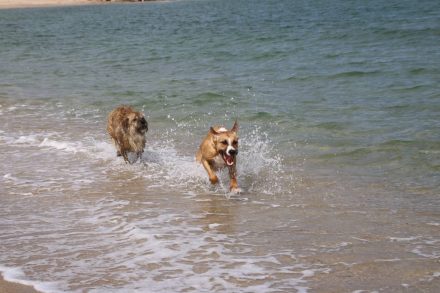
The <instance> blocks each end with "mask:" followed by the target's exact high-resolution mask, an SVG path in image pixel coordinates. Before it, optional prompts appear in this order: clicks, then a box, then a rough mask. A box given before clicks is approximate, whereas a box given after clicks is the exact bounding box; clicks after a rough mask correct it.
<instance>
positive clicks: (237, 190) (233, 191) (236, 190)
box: [230, 187, 243, 194]
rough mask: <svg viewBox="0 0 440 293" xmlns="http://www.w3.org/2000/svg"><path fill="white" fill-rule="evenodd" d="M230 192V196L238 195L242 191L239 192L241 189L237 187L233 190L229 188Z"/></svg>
mask: <svg viewBox="0 0 440 293" xmlns="http://www.w3.org/2000/svg"><path fill="white" fill-rule="evenodd" d="M230 192H231V193H232V194H240V193H242V192H243V190H241V188H239V187H233V188H231V190H230Z"/></svg>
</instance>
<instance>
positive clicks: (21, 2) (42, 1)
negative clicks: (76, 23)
mask: <svg viewBox="0 0 440 293" xmlns="http://www.w3.org/2000/svg"><path fill="white" fill-rule="evenodd" d="M159 1H163V0H0V9H11V8H31V7H50V6H76V5H93V4H95V5H97V4H107V3H142V2H159Z"/></svg>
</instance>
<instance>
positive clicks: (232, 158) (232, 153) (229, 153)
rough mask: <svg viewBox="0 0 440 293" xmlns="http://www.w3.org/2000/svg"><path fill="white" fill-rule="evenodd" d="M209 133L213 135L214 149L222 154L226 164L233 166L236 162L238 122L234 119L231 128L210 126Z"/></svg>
mask: <svg viewBox="0 0 440 293" xmlns="http://www.w3.org/2000/svg"><path fill="white" fill-rule="evenodd" d="M209 131H210V133H211V134H212V135H213V138H214V139H213V142H214V147H215V149H216V151H217V152H218V153H219V154H220V155H221V156H222V158H223V160H224V161H225V163H226V165H228V166H233V165H234V164H235V163H236V156H237V154H238V135H237V131H238V123H237V121H235V123H234V126H233V127H232V128H231V130H227V129H226V128H224V127H215V128H214V127H211V128H210V130H209Z"/></svg>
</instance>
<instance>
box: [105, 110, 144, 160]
mask: <svg viewBox="0 0 440 293" xmlns="http://www.w3.org/2000/svg"><path fill="white" fill-rule="evenodd" d="M107 131H108V133H109V134H110V137H111V138H112V140H113V143H114V144H115V147H116V151H117V152H116V155H117V156H122V157H124V160H125V162H128V163H130V164H131V162H130V161H129V160H128V153H129V152H134V153H136V156H137V158H136V160H137V159H138V158H141V157H142V153H143V152H144V148H145V133H147V131H148V123H147V120H145V117H144V114H142V113H141V112H137V111H134V110H133V109H132V108H131V107H129V106H120V107H118V108H116V109H114V110H113V111H112V112H110V114H109V115H108V121H107ZM136 160H135V161H136Z"/></svg>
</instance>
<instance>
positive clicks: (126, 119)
mask: <svg viewBox="0 0 440 293" xmlns="http://www.w3.org/2000/svg"><path fill="white" fill-rule="evenodd" d="M128 122H129V120H128V117H126V118H124V120H122V128H123V129H124V131H125V132H127V131H128Z"/></svg>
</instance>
